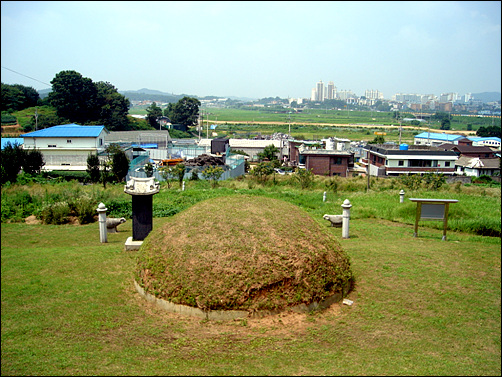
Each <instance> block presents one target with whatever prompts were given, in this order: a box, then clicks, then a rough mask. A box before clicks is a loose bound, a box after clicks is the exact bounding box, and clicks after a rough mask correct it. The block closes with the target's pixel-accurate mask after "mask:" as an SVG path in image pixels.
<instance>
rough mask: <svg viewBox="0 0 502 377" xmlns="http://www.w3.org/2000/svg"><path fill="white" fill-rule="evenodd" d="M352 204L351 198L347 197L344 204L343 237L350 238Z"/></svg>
mask: <svg viewBox="0 0 502 377" xmlns="http://www.w3.org/2000/svg"><path fill="white" fill-rule="evenodd" d="M350 207H352V204H350V201H349V199H345V200H344V202H343V204H342V209H343V213H342V238H349V220H350Z"/></svg>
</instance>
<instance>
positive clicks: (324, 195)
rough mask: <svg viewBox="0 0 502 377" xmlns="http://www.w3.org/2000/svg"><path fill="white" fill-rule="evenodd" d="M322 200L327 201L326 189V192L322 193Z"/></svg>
mask: <svg viewBox="0 0 502 377" xmlns="http://www.w3.org/2000/svg"><path fill="white" fill-rule="evenodd" d="M322 201H323V202H325V201H326V191H324V194H322Z"/></svg>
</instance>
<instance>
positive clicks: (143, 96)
mask: <svg viewBox="0 0 502 377" xmlns="http://www.w3.org/2000/svg"><path fill="white" fill-rule="evenodd" d="M51 91H52V89H42V90H39V91H38V94H40V98H45V97H47V95H48V94H49V93H50V92H51ZM118 92H119V93H120V94H122V95H123V96H125V97H127V98H129V99H130V100H133V101H144V100H152V101H159V102H177V101H179V100H180V99H181V98H183V97H184V96H188V97H195V98H198V99H200V98H230V99H233V100H241V101H254V100H256V99H257V98H248V97H234V96H228V97H218V96H206V97H199V96H196V95H189V94H174V93H166V92H162V91H160V90H155V89H148V88H142V89H138V90H119V91H118ZM472 97H473V98H474V99H475V100H478V101H481V102H484V103H487V102H496V101H500V100H501V95H500V92H482V93H472Z"/></svg>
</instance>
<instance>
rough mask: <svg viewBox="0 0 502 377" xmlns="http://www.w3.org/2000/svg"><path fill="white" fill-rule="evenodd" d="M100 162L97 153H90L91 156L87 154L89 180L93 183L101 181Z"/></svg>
mask: <svg viewBox="0 0 502 377" xmlns="http://www.w3.org/2000/svg"><path fill="white" fill-rule="evenodd" d="M99 166H100V163H99V157H98V155H97V154H96V153H89V156H87V169H86V171H87V174H88V176H89V181H91V182H92V183H97V182H99V178H100V175H101V171H100V168H99Z"/></svg>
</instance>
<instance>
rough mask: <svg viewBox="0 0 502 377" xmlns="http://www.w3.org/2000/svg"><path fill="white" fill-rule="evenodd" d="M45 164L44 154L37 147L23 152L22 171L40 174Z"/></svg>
mask: <svg viewBox="0 0 502 377" xmlns="http://www.w3.org/2000/svg"><path fill="white" fill-rule="evenodd" d="M44 165H45V161H44V156H43V154H42V152H40V151H39V150H38V149H36V148H34V149H28V150H27V151H25V153H24V159H23V171H24V172H25V173H28V174H40V171H41V170H42V167H43V166H44Z"/></svg>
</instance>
